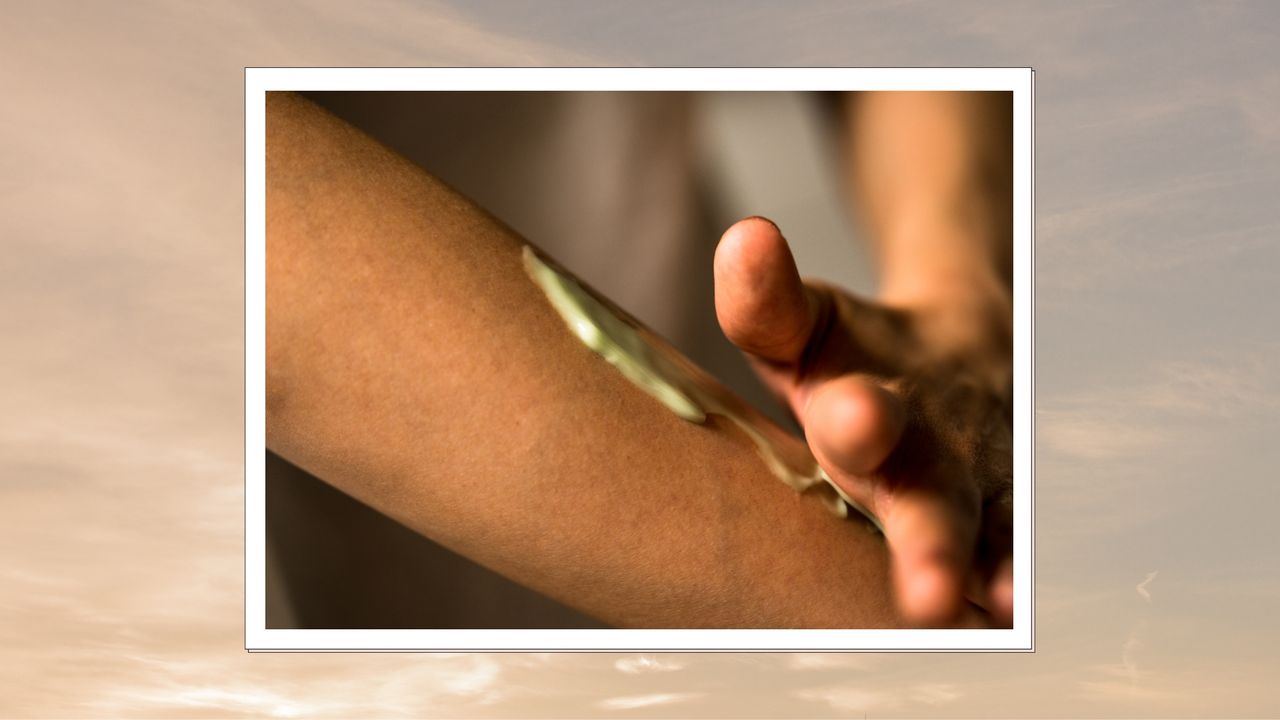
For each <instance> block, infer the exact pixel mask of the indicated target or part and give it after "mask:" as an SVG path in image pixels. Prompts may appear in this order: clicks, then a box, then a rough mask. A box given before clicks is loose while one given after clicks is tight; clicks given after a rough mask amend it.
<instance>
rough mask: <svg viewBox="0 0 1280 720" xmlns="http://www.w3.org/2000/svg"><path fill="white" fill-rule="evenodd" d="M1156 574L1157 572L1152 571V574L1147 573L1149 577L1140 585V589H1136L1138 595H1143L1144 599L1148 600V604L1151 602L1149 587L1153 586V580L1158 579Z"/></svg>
mask: <svg viewBox="0 0 1280 720" xmlns="http://www.w3.org/2000/svg"><path fill="white" fill-rule="evenodd" d="M1156 572H1157V571H1155V570H1152V571H1151V572H1149V573H1147V576H1146V577H1145V578H1143V579H1142V582H1140V583H1138V587H1137V588H1136V589H1137V591H1138V594H1139V595H1141V596H1142V599H1143V600H1146V601H1147V602H1151V591H1149V590H1147V586H1148V585H1150V584H1151V581H1152V580H1155V579H1156Z"/></svg>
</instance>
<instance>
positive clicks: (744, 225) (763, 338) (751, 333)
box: [715, 217, 817, 365]
mask: <svg viewBox="0 0 1280 720" xmlns="http://www.w3.org/2000/svg"><path fill="white" fill-rule="evenodd" d="M715 292H716V318H717V319H718V320H719V321H720V328H721V329H722V330H724V334H725V336H726V337H727V338H729V341H730V342H732V343H733V344H734V345H737V346H738V348H739V349H741V350H743V351H745V352H747V353H750V354H751V355H754V356H756V357H758V358H760V359H762V360H767V361H769V362H772V363H776V364H783V365H790V364H792V363H795V362H796V361H797V360H799V359H800V356H801V354H802V353H803V352H804V349H805V346H806V345H807V344H808V342H809V336H810V335H811V334H812V333H813V326H814V322H815V320H816V316H817V312H816V308H815V307H814V303H813V302H812V300H811V299H810V297H809V295H808V293H807V292H806V291H805V287H804V283H803V282H801V280H800V273H799V272H798V271H797V270H796V262H795V259H794V258H792V256H791V249H790V248H789V247H787V241H786V239H785V238H783V237H782V232H781V231H779V230H778V226H777V225H774V224H773V223H772V222H770V221H769V220H766V219H764V218H761V217H751V218H747V219H746V220H740V221H738V222H737V223H734V224H733V226H732V227H730V228H729V229H728V230H726V231H725V233H724V235H723V236H722V237H721V238H720V244H719V245H718V246H717V247H716V257H715Z"/></svg>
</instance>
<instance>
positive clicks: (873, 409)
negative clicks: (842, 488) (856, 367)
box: [803, 375, 907, 476]
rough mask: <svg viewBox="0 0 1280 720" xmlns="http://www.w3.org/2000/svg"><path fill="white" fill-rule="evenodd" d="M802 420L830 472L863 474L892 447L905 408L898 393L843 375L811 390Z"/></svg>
mask: <svg viewBox="0 0 1280 720" xmlns="http://www.w3.org/2000/svg"><path fill="white" fill-rule="evenodd" d="M803 421H804V427H805V434H806V437H807V438H808V440H809V446H810V447H811V448H812V449H813V451H814V454H815V455H816V456H817V457H818V458H819V460H821V461H822V465H823V467H825V468H827V470H828V472H832V471H838V472H840V473H841V474H847V475H854V476H863V475H868V474H870V473H872V472H873V471H875V470H876V468H878V467H880V466H881V465H882V464H883V463H884V461H885V459H886V458H888V457H889V453H891V452H893V449H894V447H896V446H897V444H898V440H899V439H900V438H901V437H902V432H903V430H904V429H905V428H906V425H907V412H906V408H905V407H903V404H902V401H901V400H899V399H898V398H897V396H895V395H893V394H892V393H890V392H889V391H888V390H886V389H884V388H883V387H880V386H879V385H878V384H876V383H875V382H873V381H871V380H869V379H866V378H863V377H860V376H857V375H845V376H844V377H840V378H836V379H835V380H830V381H828V382H825V383H822V384H820V385H819V386H818V387H817V388H816V389H815V390H813V392H812V394H811V395H810V399H809V402H808V407H806V408H805V409H804V415H803Z"/></svg>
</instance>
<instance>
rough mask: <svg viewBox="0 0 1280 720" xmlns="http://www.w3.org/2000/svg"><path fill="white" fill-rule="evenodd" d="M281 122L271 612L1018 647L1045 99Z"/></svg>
mask: <svg viewBox="0 0 1280 720" xmlns="http://www.w3.org/2000/svg"><path fill="white" fill-rule="evenodd" d="M265 123H266V126H265V127H266V175H265V190H266V195H265V198H266V266H265V267H266V294H265V297H266V338H265V343H266V378H265V383H266V388H265V389H266V408H265V411H266V448H267V452H266V456H265V458H264V460H265V463H266V557H265V562H266V585H265V587H266V626H267V628H269V629H488V628H492V629H608V628H619V629H623V628H644V629H680V628H743V629H745V628H788V629H801V628H1009V627H1011V626H1012V618H1013V611H1014V592H1013V574H1012V573H1013V497H1014V495H1013V437H1014V422H1013V417H1014V411H1013V408H1014V402H1015V398H1014V392H1013V387H1014V384H1013V377H1014V375H1013V369H1014V320H1013V317H1014V316H1013V308H1014V302H1013V298H1014V293H1013V275H1014V269H1013V265H1014V260H1013V257H1014V252H1013V237H1014V231H1013V215H1014V209H1013V207H1014V187H1013V168H1014V140H1013V138H1014V132H1013V93H1011V92H962V91H940V92H905V91H904V92H889V91H885V92H871V91H867V92H595V91H573V92H551V91H546V92H481V91H476V92H444V91H431V92H306V93H293V92H275V91H273V92H268V93H266V114H265ZM1025 401H1026V399H1025V398H1018V402H1025ZM1019 622H1020V623H1021V621H1019Z"/></svg>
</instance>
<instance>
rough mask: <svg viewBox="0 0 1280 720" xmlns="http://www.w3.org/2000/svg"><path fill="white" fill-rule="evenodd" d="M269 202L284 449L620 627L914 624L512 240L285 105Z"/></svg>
mask: <svg viewBox="0 0 1280 720" xmlns="http://www.w3.org/2000/svg"><path fill="white" fill-rule="evenodd" d="M266 185H267V395H268V397H267V444H268V447H270V448H271V449H272V450H273V451H275V452H277V453H278V454H280V455H282V456H283V457H285V458H287V459H289V460H290V461H291V462H293V463H295V464H297V465H299V466H300V467H303V468H305V469H307V470H308V471H309V472H311V473H313V474H315V475H317V476H318V477H320V478H322V479H324V480H325V481H327V482H329V483H331V484H333V485H334V486H336V487H338V488H339V489H341V490H343V491H345V492H347V493H348V494H350V495H352V496H354V497H356V498H357V499H359V500H361V501H363V502H365V503H367V504H369V505H371V506H373V507H374V508H377V509H379V510H381V511H383V512H385V513H387V514H388V515H390V516H392V517H394V518H396V519H398V520H400V521H401V522H403V523H405V524H406V525H408V526H409V527H411V528H414V529H415V530H417V531H419V532H421V533H423V534H425V535H427V536H429V537H431V538H433V539H435V540H436V541H437V542H440V543H441V544H443V545H445V546H447V547H450V548H452V549H454V550H455V551H457V552H459V553H461V554H463V555H466V556H468V557H470V558H472V559H474V560H476V561H478V562H480V563H482V564H484V565H487V566H489V567H491V568H493V569H495V570H497V571H498V572H501V573H502V574H504V575H507V576H508V577H511V578H512V579H514V580H516V581H518V582H521V583H524V584H526V585H528V586H530V587H533V588H534V589H537V590H539V591H542V592H544V593H546V594H548V595H550V596H552V597H554V598H556V599H559V600H561V601H562V602H565V603H566V604H569V605H571V606H573V607H576V608H578V609H580V610H583V611H585V612H587V613H589V614H591V615H594V616H596V617H598V618H600V619H602V620H604V621H606V622H609V623H611V624H614V625H618V626H622V627H892V626H899V625H901V624H902V618H901V617H900V616H899V615H898V613H897V611H896V609H895V607H894V604H893V599H892V592H891V589H890V585H889V583H890V578H889V566H888V556H887V552H886V548H885V545H884V542H883V540H882V539H881V538H879V537H877V536H876V535H875V534H873V533H870V532H868V531H867V529H866V527H865V526H863V525H860V524H858V523H855V522H849V521H842V520H840V519H838V518H836V517H834V516H833V515H832V514H831V513H830V512H829V511H828V510H827V508H825V507H824V506H822V504H821V503H820V502H818V501H817V500H816V499H814V498H811V497H808V496H803V495H797V494H796V493H795V492H793V491H792V490H791V489H789V488H788V487H786V486H785V485H783V484H782V483H781V482H779V481H778V480H777V478H775V477H773V476H772V475H771V474H770V473H769V471H768V470H767V469H766V468H765V466H764V465H763V463H762V462H761V460H760V458H759V456H758V455H757V454H756V451H755V449H754V447H753V446H752V445H751V443H750V441H749V440H747V439H746V438H745V437H744V436H743V435H742V434H741V433H740V432H739V431H737V430H736V428H734V427H732V426H731V425H729V424H727V423H724V422H718V421H715V420H714V419H713V420H712V422H710V423H708V424H707V425H695V424H692V423H689V422H686V421H683V420H681V419H679V418H678V417H676V416H675V415H674V414H672V413H671V412H670V411H669V410H667V409H666V408H665V407H663V406H662V405H661V404H659V403H657V402H656V401H654V400H653V399H652V398H650V397H649V396H648V395H646V394H644V393H643V392H642V391H640V390H639V389H638V388H636V387H634V386H633V385H631V384H630V383H629V382H628V381H627V380H626V379H625V378H624V377H622V375H621V374H620V373H618V372H617V371H615V370H614V369H613V368H612V367H611V366H609V365H608V364H607V363H605V362H603V361H602V360H601V359H600V358H599V357H598V356H596V355H594V354H593V353H592V352H590V351H589V350H588V349H587V348H585V347H584V346H583V345H582V344H581V343H580V342H578V341H577V340H576V339H575V338H574V337H573V336H572V335H571V334H570V333H569V332H568V331H567V329H566V328H565V327H564V325H563V322H562V321H561V319H560V318H559V317H558V316H557V315H556V314H555V312H554V310H552V309H551V307H550V306H549V305H548V304H547V303H546V302H545V300H544V299H543V298H542V296H541V294H540V291H539V290H538V289H537V287H536V286H535V285H534V284H533V283H532V282H530V281H529V279H528V277H526V276H525V274H524V272H523V270H522V267H521V258H520V249H521V246H522V244H523V241H522V240H521V239H520V238H518V237H516V236H515V235H514V233H512V231H511V230H510V229H508V228H506V227H504V226H503V225H502V224H500V223H499V222H497V221H496V220H494V219H493V218H491V217H490V216H488V215H486V214H485V213H484V212H483V211H481V210H480V209H479V208H477V207H475V206H474V205H472V204H471V203H470V202H468V201H467V200H466V199H465V198H463V197H461V196H459V195H457V194H456V193H454V192H452V191H451V190H450V189H448V188H447V187H445V186H443V185H442V184H440V183H439V182H438V181H436V180H435V179H434V178H432V177H431V176H430V175H429V174H427V173H426V172H424V171H422V170H421V169H419V168H417V167H414V166H412V165H411V164H409V163H407V162H406V161H404V160H403V159H401V158H399V157H398V156H396V155H394V154H393V153H391V152H390V151H388V150H386V149H385V148H383V147H381V146H379V145H377V144H376V143H374V142H372V141H371V140H369V139H368V138H367V137H365V136H364V135H362V134H360V133H359V132H357V131H356V130H354V129H352V128H351V127H349V126H347V125H345V124H344V123H342V122H341V121H339V120H337V119H335V118H333V117H332V116H330V115H328V114H327V113H325V112H323V111H322V110H320V109H318V108H317V107H315V106H314V105H312V104H311V103H309V102H307V101H305V100H303V99H301V98H298V97H296V96H293V95H289V94H280V93H272V94H270V95H269V96H268V102H267V178H266ZM796 442H799V441H796ZM959 623H960V624H966V625H987V624H989V623H990V619H989V618H988V617H987V616H986V615H985V613H982V612H979V611H976V610H975V611H973V612H970V613H968V614H967V615H965V616H964V617H963V618H961V619H960V620H959Z"/></svg>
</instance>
